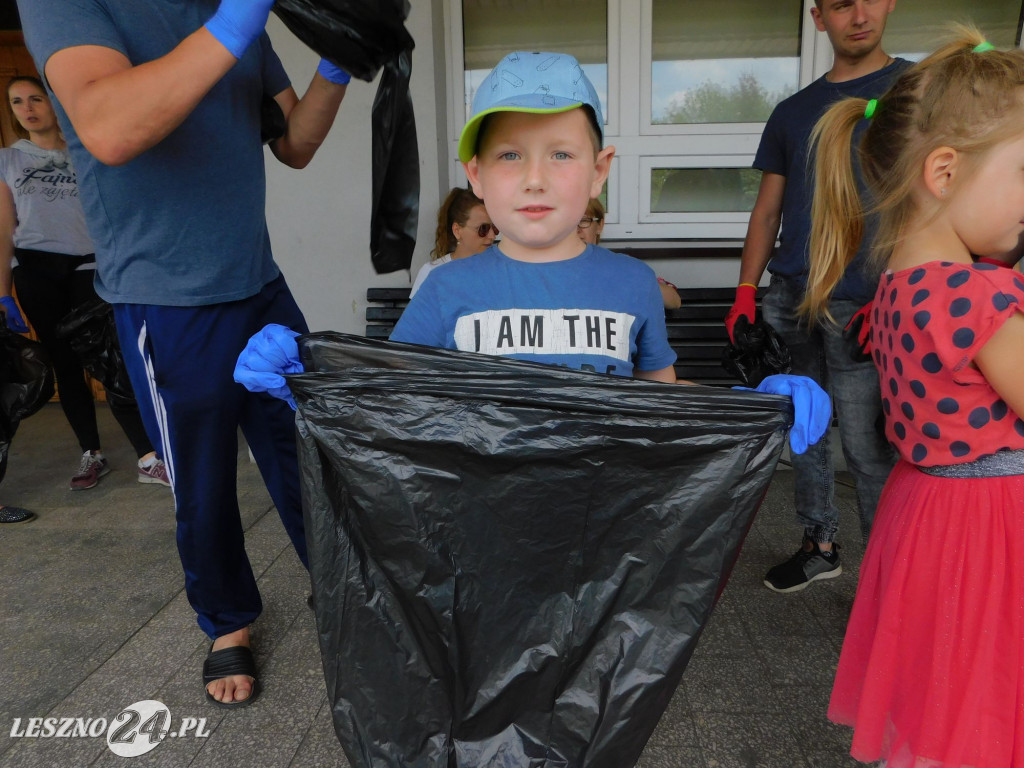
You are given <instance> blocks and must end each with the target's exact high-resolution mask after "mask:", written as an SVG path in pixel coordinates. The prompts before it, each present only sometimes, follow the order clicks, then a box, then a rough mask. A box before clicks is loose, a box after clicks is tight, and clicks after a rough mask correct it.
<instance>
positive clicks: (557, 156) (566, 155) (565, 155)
mask: <svg viewBox="0 0 1024 768" xmlns="http://www.w3.org/2000/svg"><path fill="white" fill-rule="evenodd" d="M570 157H572V156H571V155H570V154H569V153H568V152H555V160H568V159H569V158H570Z"/></svg>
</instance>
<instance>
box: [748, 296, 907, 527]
mask: <svg viewBox="0 0 1024 768" xmlns="http://www.w3.org/2000/svg"><path fill="white" fill-rule="evenodd" d="M803 296H804V286H803V285H802V284H800V283H798V282H795V281H792V280H787V279H785V278H781V277H779V276H773V277H772V280H771V285H770V286H769V288H768V292H767V293H766V294H765V297H764V301H763V302H762V306H761V310H762V313H763V315H764V319H765V321H766V322H767V323H768V324H769V325H771V326H772V327H773V328H775V330H776V331H778V333H779V335H780V336H782V338H783V340H784V341H785V342H786V344H787V345H788V346H789V351H790V353H791V354H792V356H793V371H792V372H793V373H794V374H798V375H800V376H809V377H810V378H812V379H814V380H815V381H816V382H818V384H820V385H821V386H822V387H823V388H824V389H825V390H826V391H827V392H828V393H829V394H830V395H831V396H832V404H833V408H834V411H835V413H836V416H837V418H838V421H839V438H840V442H841V443H842V446H843V454H844V455H845V456H846V463H847V466H848V467H849V469H850V472H851V473H852V474H853V476H854V479H855V480H856V482H857V508H858V511H859V512H860V529H861V534H862V535H863V536H864V539H865V540H867V537H868V533H870V531H871V522H872V521H873V520H874V517H875V508H876V507H877V506H878V497H879V496H880V495H881V493H882V486H883V485H885V481H886V478H888V477H889V471H890V470H891V469H892V467H893V465H894V464H895V462H896V453H895V451H894V450H893V448H892V446H891V445H889V442H888V440H886V438H885V432H884V428H883V424H884V422H883V419H884V417H883V415H882V402H881V395H880V393H879V385H878V371H877V370H876V369H875V366H874V364H873V363H871V362H863V363H858V362H855V361H854V360H853V359H852V358H851V357H850V353H849V346H848V345H847V343H846V342H845V341H844V340H843V336H842V331H843V327H844V326H845V325H846V324H847V323H848V322H849V321H850V318H852V317H853V315H854V313H855V312H856V311H857V310H859V309H860V308H861V305H860V304H858V303H857V302H854V301H848V300H842V299H834V300H833V301H832V302H831V303H830V304H829V310H830V311H831V312H832V316H833V317H835V319H836V325H832V324H831V323H829V322H827V321H823V322H821V323H819V324H818V325H816V326H815V327H813V328H808V325H807V321H806V320H804V319H803V318H800V319H798V318H797V317H796V316H795V315H794V312H795V310H796V308H797V306H798V305H799V304H800V302H801V300H802V299H803ZM829 431H831V426H830V427H829ZM793 470H794V484H795V486H796V515H797V519H798V520H799V521H800V522H801V523H802V524H803V526H804V530H805V531H806V533H807V535H808V536H809V537H810V538H811V539H812V540H813V541H817V542H830V541H834V540H835V538H836V534H837V533H838V532H839V510H838V509H837V508H836V503H835V473H834V470H833V467H832V451H831V448H830V446H829V432H826V433H825V435H824V437H822V438H821V440H820V441H818V443H817V444H815V445H812V446H810V447H809V448H808V449H807V452H806V453H803V454H800V455H796V454H794V455H793Z"/></svg>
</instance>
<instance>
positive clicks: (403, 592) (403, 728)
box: [288, 333, 792, 768]
mask: <svg viewBox="0 0 1024 768" xmlns="http://www.w3.org/2000/svg"><path fill="white" fill-rule="evenodd" d="M300 351H301V354H302V359H303V363H304V366H305V368H306V370H307V371H308V372H307V373H304V374H299V375H296V376H289V377H288V384H289V386H290V388H291V389H292V392H293V393H294V395H295V399H296V401H297V402H298V405H299V409H298V414H297V429H298V435H299V458H300V467H301V472H302V485H303V502H304V511H305V516H306V535H307V541H308V545H309V554H310V572H311V576H312V581H313V592H314V596H315V600H316V606H317V625H318V631H319V639H320V647H321V652H322V656H323V660H324V669H325V674H326V679H327V689H328V696H329V700H330V703H331V707H332V711H333V717H334V724H335V729H336V731H337V733H338V736H339V739H340V741H341V743H342V745H343V747H344V750H345V753H346V755H347V756H348V759H349V761H350V763H351V764H352V766H353V768H370V767H371V766H372V767H373V768H384V767H385V766H386V767H387V768H399V767H401V768H413V767H416V768H428V767H429V768H441V767H442V766H443V767H445V768H449V767H452V766H458V767H459V768H471V767H473V768H475V767H477V766H479V767H480V768H483V766H487V767H488V768H503V767H506V766H507V767H508V768H542V767H543V768H554V767H555V766H573V767H576V766H587V767H588V768H589V767H594V768H598V767H600V768H626V767H627V766H631V765H633V764H634V763H635V761H636V760H637V759H638V757H639V755H640V753H641V751H642V749H643V747H644V744H645V743H646V742H647V739H648V738H649V737H650V734H651V732H652V731H653V729H654V728H655V726H656V725H657V722H658V719H659V718H660V716H661V714H662V713H663V711H664V710H665V707H666V706H667V705H668V702H669V699H670V698H671V696H672V693H673V691H674V690H675V688H676V686H677V684H678V682H679V680H680V678H681V676H682V674H683V670H684V668H685V667H686V664H687V661H688V660H689V658H690V656H691V654H692V653H693V650H694V647H695V645H696V642H697V638H698V637H699V635H700V633H701V630H702V629H703V627H704V625H705V623H706V621H707V619H708V617H709V615H710V613H711V609H712V607H713V605H714V602H715V600H716V598H717V595H718V594H719V593H720V591H721V589H722V588H723V587H724V585H725V582H726V579H727V577H728V574H729V571H730V570H731V568H732V565H733V564H734V562H735V559H736V557H737V555H738V552H739V548H740V545H741V543H742V541H743V539H744V537H745V535H746V532H747V530H748V528H749V526H750V523H751V522H752V520H753V517H754V514H755V512H756V510H757V507H758V505H759V504H760V501H761V499H762V498H763V495H764V493H765V491H766V489H767V486H768V483H769V481H770V479H771V476H772V472H773V470H774V468H775V465H776V462H777V460H778V457H779V454H780V452H781V450H782V447H783V443H784V441H785V437H786V433H787V428H788V426H789V425H790V423H791V420H792V406H791V403H790V401H789V400H788V398H782V397H776V396H771V395H760V394H756V393H749V392H739V391H733V390H728V389H717V388H710V387H698V386H683V385H668V384H656V383H651V382H641V381H635V380H632V379H625V378H616V377H604V376H600V375H597V374H586V373H581V372H577V371H570V370H567V369H560V368H554V367H548V366H542V365H537V364H533V363H526V362H521V361H515V360H510V359H505V358H494V357H485V356H480V355H475V354H471V353H462V352H453V351H447V350H438V349H430V348H426V347H416V346H412V345H405V344H395V343H389V342H376V341H372V340H368V339H364V338H362V337H356V336H346V335H342V334H333V333H320V334H311V335H307V336H304V337H302V338H301V339H300Z"/></svg>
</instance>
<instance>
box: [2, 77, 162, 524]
mask: <svg viewBox="0 0 1024 768" xmlns="http://www.w3.org/2000/svg"><path fill="white" fill-rule="evenodd" d="M7 106H8V108H9V109H10V111H11V114H12V116H13V117H14V119H15V124H16V127H20V129H21V131H20V133H21V135H23V136H25V137H26V138H22V139H21V140H19V141H17V142H15V143H14V144H13V145H12V146H11V147H9V148H7V149H0V305H2V307H3V311H4V314H5V316H6V323H7V327H8V328H10V329H11V330H12V331H16V332H17V333H27V332H28V327H27V326H26V324H25V321H24V319H22V316H21V311H20V310H19V308H18V305H17V304H16V303H15V301H14V299H13V297H12V296H11V283H12V277H13V283H14V286H15V287H16V288H17V289H18V299H19V301H20V302H21V308H22V309H24V311H25V314H26V315H27V316H28V319H29V321H30V322H31V323H32V325H33V327H34V328H35V331H36V334H37V335H38V336H39V341H40V342H41V343H42V345H43V347H44V348H45V349H46V351H47V352H48V353H49V355H50V359H51V361H52V362H53V369H54V373H55V375H56V379H57V387H58V390H59V392H60V404H61V407H62V408H63V410H64V415H65V417H66V418H67V420H68V423H69V424H70V425H71V429H72V430H73V431H74V433H75V437H76V438H77V439H78V442H79V446H80V447H81V449H82V450H83V451H84V453H83V455H82V459H81V463H80V466H79V468H78V471H77V472H76V473H75V475H74V476H73V477H72V478H71V484H70V487H71V490H76V491H77V490H86V489H88V488H92V487H94V486H95V485H96V484H97V483H98V482H99V479H100V478H101V477H102V476H103V475H105V474H107V472H109V471H110V468H109V466H108V465H107V460H106V459H105V458H104V457H103V453H102V451H101V450H100V437H99V431H98V429H97V425H96V408H95V405H94V404H93V397H92V391H91V390H90V389H89V386H88V385H87V384H86V382H85V376H84V374H83V369H82V363H81V361H80V360H79V359H78V356H77V355H76V354H75V352H74V350H73V349H72V347H71V344H70V343H69V342H68V341H67V339H63V338H59V337H58V336H57V326H58V325H59V324H60V322H61V321H62V320H63V318H64V317H65V316H66V315H67V314H68V313H69V312H71V311H72V310H73V309H75V308H76V307H78V306H81V305H83V304H86V303H89V302H92V301H95V300H96V299H97V296H96V291H95V289H94V288H93V276H94V275H95V273H96V259H95V256H94V255H93V251H94V248H93V243H92V240H91V238H90V237H89V233H88V231H87V230H86V225H85V214H84V212H83V210H82V204H81V203H80V202H79V199H78V180H77V177H76V175H75V170H74V167H73V166H72V165H71V161H70V158H69V156H68V152H67V144H66V143H65V141H64V136H63V134H62V133H61V131H60V128H59V127H58V125H57V117H56V115H55V114H54V110H53V106H52V105H51V104H50V99H49V97H48V96H47V94H46V91H45V90H44V89H43V84H42V83H41V82H40V81H39V80H38V79H36V78H34V77H15V78H13V79H12V80H11V81H10V82H9V83H8V84H7ZM110 411H111V413H112V414H113V415H114V418H115V419H117V422H118V424H120V425H121V429H122V430H123V431H124V433H125V435H126V436H127V437H128V440H129V441H130V442H131V443H132V446H133V447H134V448H135V452H136V454H137V455H138V457H139V462H138V479H139V482H140V483H157V484H160V485H165V486H166V485H170V483H169V481H168V480H167V471H166V468H165V467H164V463H163V462H162V461H161V460H160V459H159V458H157V455H156V453H155V451H154V450H153V446H152V445H151V444H150V441H149V438H148V437H147V436H146V431H145V428H144V427H143V424H142V418H141V416H140V415H139V410H138V407H136V406H135V405H134V404H133V403H126V402H124V401H123V400H121V401H115V398H113V397H111V398H110ZM0 514H2V509H0Z"/></svg>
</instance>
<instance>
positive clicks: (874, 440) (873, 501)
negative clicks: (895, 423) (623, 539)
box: [726, 0, 910, 592]
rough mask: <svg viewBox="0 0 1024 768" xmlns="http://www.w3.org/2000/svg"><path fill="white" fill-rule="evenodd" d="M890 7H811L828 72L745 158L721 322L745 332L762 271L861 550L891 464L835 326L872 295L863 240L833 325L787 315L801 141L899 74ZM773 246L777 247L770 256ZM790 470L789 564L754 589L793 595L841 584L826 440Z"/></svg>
mask: <svg viewBox="0 0 1024 768" xmlns="http://www.w3.org/2000/svg"><path fill="white" fill-rule="evenodd" d="M895 5H896V3H895V0H883V2H877V3H868V2H842V3H837V2H831V1H830V0H816V3H815V7H814V8H811V16H812V18H813V20H814V23H815V26H816V27H817V28H818V30H819V31H822V32H825V33H826V34H827V35H828V38H829V42H830V43H831V44H832V50H833V63H832V69H831V70H829V72H828V73H827V74H825V75H824V76H823V77H821V78H819V79H818V80H816V81H814V82H813V83H811V84H810V85H809V86H807V87H806V88H804V89H803V90H801V91H799V92H798V93H796V94H794V95H793V96H791V97H789V98H788V99H786V100H785V101H783V102H782V103H780V104H779V105H778V106H777V107H776V108H775V110H774V111H773V112H772V115H771V117H770V118H769V119H768V124H767V125H766V126H765V129H764V134H763V135H762V136H761V144H760V146H759V147H758V150H757V154H756V156H755V158H754V167H755V168H757V169H759V170H760V171H761V172H762V175H761V186H760V189H759V190H758V195H757V201H756V202H755V204H754V210H753V211H752V212H751V214H750V224H749V226H748V229H747V237H746V240H745V242H744V245H743V255H742V258H741V264H740V279H739V283H740V285H739V287H738V288H737V290H736V302H735V304H734V305H733V308H732V310H731V311H730V312H729V315H728V316H727V318H726V327H727V328H728V330H729V336H730V338H732V337H733V327H734V325H735V323H736V320H737V319H738V317H740V316H744V317H746V318H747V319H748V320H749V321H750V322H753V321H754V312H755V304H754V294H755V292H756V290H757V285H758V283H759V282H760V281H761V276H762V275H763V274H764V270H765V268H766V267H767V268H768V271H769V272H771V284H770V286H769V288H768V292H767V294H766V295H765V297H764V301H763V304H762V309H763V313H764V319H765V321H767V322H768V323H769V324H770V325H771V326H772V327H774V328H775V330H776V331H778V332H779V334H780V336H781V337H782V338H783V340H784V341H785V342H786V344H787V346H788V347H789V350H790V353H791V354H792V358H793V369H792V373H794V374H799V375H802V376H809V377H811V378H812V379H814V380H815V381H817V382H818V383H819V384H820V385H821V386H822V387H824V388H825V389H826V390H828V392H829V394H830V395H831V396H832V398H833V401H834V403H835V412H836V415H837V417H838V420H839V434H840V438H841V440H842V445H843V453H844V454H845V455H846V461H847V465H848V466H849V468H850V471H851V472H852V474H853V476H854V478H855V480H856V483H857V505H858V508H859V511H860V520H861V532H862V534H863V535H864V538H865V539H866V538H867V534H868V531H869V530H870V527H871V521H872V519H873V518H874V514H875V507H876V506H877V505H878V498H879V496H880V494H881V492H882V486H883V485H884V484H885V480H886V478H887V477H888V476H889V471H890V470H891V468H892V465H893V463H894V461H895V456H894V454H893V451H892V449H891V447H890V446H889V444H888V442H887V441H886V439H885V435H884V434H883V432H882V431H881V430H880V428H879V427H880V425H881V423H882V418H883V416H882V406H881V396H880V393H879V388H878V374H877V372H876V371H875V367H874V364H873V363H872V362H870V361H865V362H856V361H854V360H853V359H852V358H851V356H850V353H849V351H848V348H847V347H846V346H845V344H844V342H843V338H842V329H843V327H844V326H845V325H846V324H847V323H848V322H849V321H850V319H851V318H852V317H853V315H854V314H855V313H856V312H857V311H858V310H859V309H860V308H861V307H863V306H864V305H865V304H867V303H868V302H870V301H871V300H872V298H873V296H874V293H875V288H876V287H877V285H878V274H877V273H872V272H871V271H870V270H869V269H868V267H867V265H866V261H865V257H866V255H867V253H868V251H869V249H870V243H871V239H872V238H871V237H870V236H867V237H865V238H864V240H863V243H864V245H863V246H862V250H861V252H860V253H858V254H857V256H856V258H855V259H854V261H853V262H852V263H851V265H850V266H849V268H848V269H847V270H846V273H845V275H844V277H843V279H842V281H841V282H840V283H839V286H838V287H837V288H836V290H835V292H834V293H833V294H832V297H831V300H830V302H829V312H830V313H831V314H832V317H833V318H834V319H835V322H834V323H833V322H831V321H827V320H826V321H823V322H819V323H813V324H811V323H808V321H807V320H806V319H804V318H802V317H798V315H797V311H796V310H797V307H798V306H799V305H800V303H801V301H802V300H803V297H804V290H805V287H806V283H807V273H808V269H809V264H810V261H809V259H810V256H809V254H808V251H807V247H808V242H809V240H810V229H811V192H812V184H813V179H812V178H811V177H810V176H809V175H808V174H809V171H808V164H807V152H808V145H809V142H810V135H811V131H812V130H813V128H814V125H815V123H816V122H817V121H818V118H819V117H821V115H822V114H823V113H824V112H825V110H826V109H827V108H828V107H829V106H831V105H832V104H833V103H835V102H836V101H838V100H839V99H842V98H845V97H849V96H860V97H863V98H867V99H871V98H875V97H877V96H881V95H882V94H883V93H884V92H885V91H886V90H887V89H888V87H889V85H890V84H891V83H892V82H893V80H895V79H896V77H897V76H898V75H899V74H900V73H901V72H903V71H904V70H905V69H906V68H907V67H908V66H910V62H907V61H905V60H903V59H894V58H893V57H892V56H889V55H888V54H887V53H886V52H885V51H884V50H882V47H881V43H882V33H883V32H884V30H885V23H886V20H887V19H888V16H889V14H890V13H891V12H892V11H893V10H894V8H895ZM780 221H781V230H782V231H781V234H780V231H779V225H780ZM776 237H778V239H779V247H778V250H777V251H774V247H775V240H776ZM773 251H774V253H773ZM793 469H794V485H795V488H796V492H795V495H796V514H797V520H798V521H799V523H800V524H801V525H802V526H803V529H804V535H803V543H802V545H801V546H800V549H799V550H798V551H797V552H796V554H794V555H793V556H792V557H790V558H789V559H787V560H786V561H784V562H782V563H780V564H779V565H777V566H775V567H773V568H772V569H771V570H769V571H768V573H767V574H766V576H765V580H764V583H765V585H766V586H767V587H769V588H770V589H773V590H775V591H778V592H795V591H799V590H801V589H803V588H805V587H806V586H807V585H808V584H810V583H811V582H813V581H816V580H819V579H829V578H833V577H836V576H839V575H840V574H841V573H842V566H841V565H840V562H839V553H838V549H837V547H835V546H834V542H835V539H836V536H837V534H838V531H839V510H838V508H837V507H836V504H835V495H834V473H833V467H832V456H831V453H830V450H829V440H828V439H823V440H821V441H820V442H818V443H817V444H816V445H813V446H811V447H810V448H809V449H808V450H807V452H806V453H804V454H801V455H799V456H794V457H793Z"/></svg>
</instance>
